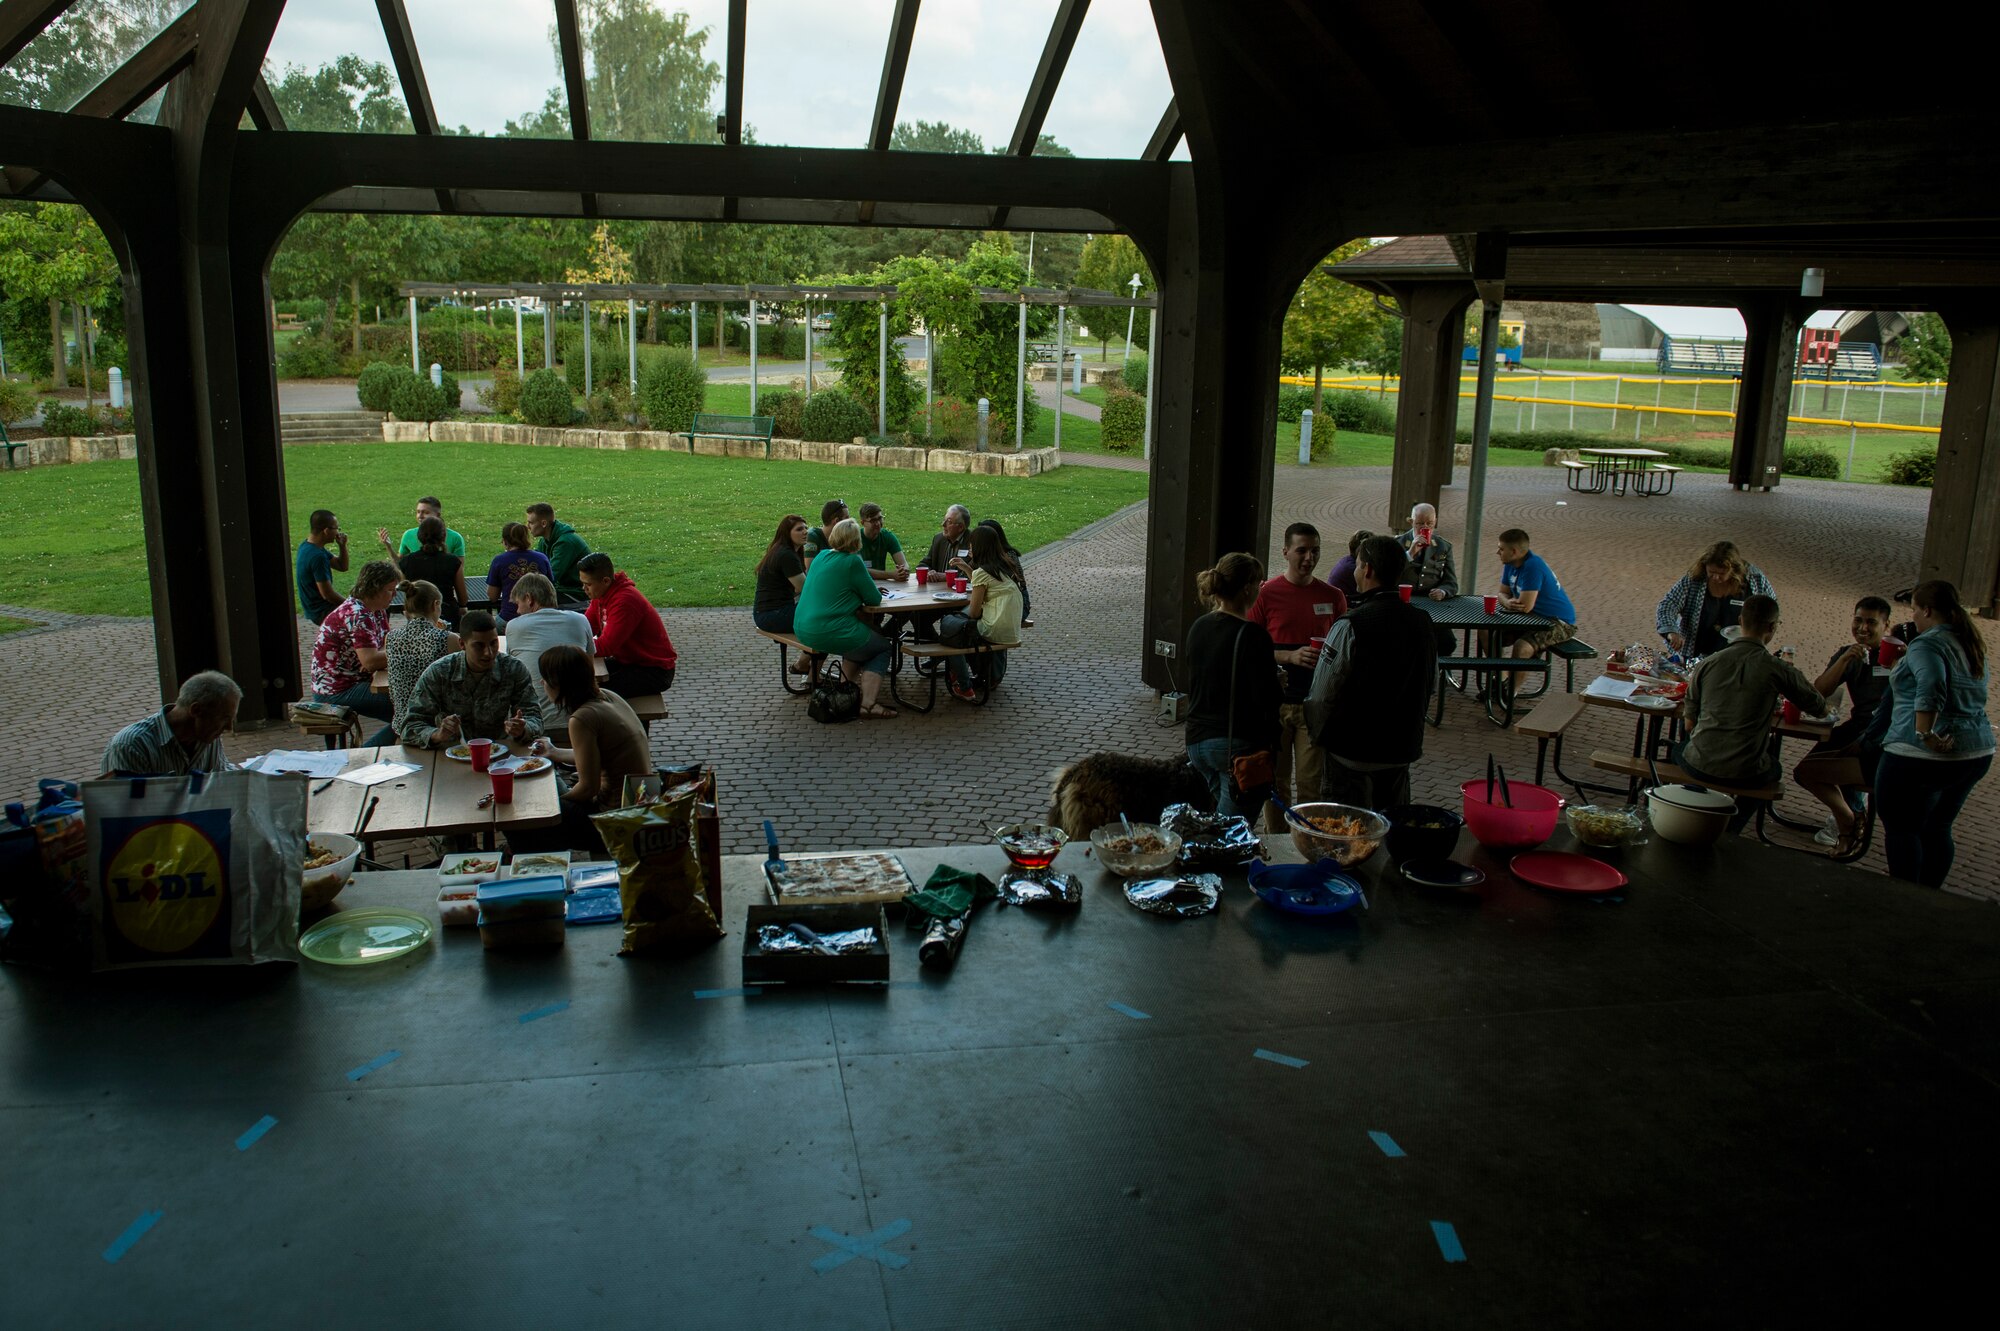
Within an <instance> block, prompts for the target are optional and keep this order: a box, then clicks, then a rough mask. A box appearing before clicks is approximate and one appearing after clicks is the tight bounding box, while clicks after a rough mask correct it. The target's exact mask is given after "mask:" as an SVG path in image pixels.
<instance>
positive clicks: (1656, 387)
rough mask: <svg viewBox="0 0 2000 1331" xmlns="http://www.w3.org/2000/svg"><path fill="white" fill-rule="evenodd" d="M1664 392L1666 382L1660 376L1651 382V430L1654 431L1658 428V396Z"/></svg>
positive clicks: (1663, 377)
mask: <svg viewBox="0 0 2000 1331" xmlns="http://www.w3.org/2000/svg"><path fill="white" fill-rule="evenodd" d="M1666 391H1667V380H1666V376H1664V375H1662V376H1661V377H1660V378H1658V379H1655V380H1654V381H1653V429H1654V430H1656V431H1657V430H1658V429H1659V428H1660V394H1662V393H1664V392H1666Z"/></svg>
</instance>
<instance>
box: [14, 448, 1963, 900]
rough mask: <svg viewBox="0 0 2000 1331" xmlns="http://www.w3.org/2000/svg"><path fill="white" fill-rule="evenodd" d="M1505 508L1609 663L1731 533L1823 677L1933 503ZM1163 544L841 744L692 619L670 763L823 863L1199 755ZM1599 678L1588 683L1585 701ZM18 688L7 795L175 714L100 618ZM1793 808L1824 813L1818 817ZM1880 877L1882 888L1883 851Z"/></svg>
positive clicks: (1525, 762) (1083, 551) (1039, 596)
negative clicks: (937, 701) (992, 658)
mask: <svg viewBox="0 0 2000 1331" xmlns="http://www.w3.org/2000/svg"><path fill="white" fill-rule="evenodd" d="M1388 488H1389V481H1388V472H1387V469H1386V468H1344V469H1332V468H1314V469H1309V470H1302V469H1300V468H1297V467H1294V466H1281V467H1280V468H1279V469H1278V472H1277V478H1276V487H1275V492H1276V496H1277V511H1276V514H1275V521H1274V527H1276V528H1278V529H1282V527H1283V525H1284V524H1285V523H1287V522H1291V521H1294V520H1299V519H1304V520H1307V521H1312V522H1315V523H1316V524H1318V526H1319V528H1320V530H1321V532H1322V539H1323V541H1324V543H1325V546H1326V548H1327V550H1328V551H1329V552H1332V551H1334V550H1336V549H1342V548H1344V547H1345V545H1346V538H1347V536H1348V534H1349V533H1350V532H1351V531H1352V530H1353V529H1354V528H1356V527H1359V526H1363V525H1367V526H1374V525H1376V524H1377V523H1379V522H1380V519H1381V516H1382V508H1383V505H1384V504H1385V503H1386V502H1387V494H1388ZM1488 493H1489V504H1490V508H1489V512H1488V514H1487V519H1486V530H1487V531H1488V533H1494V532H1497V531H1498V530H1499V529H1501V528H1502V527H1506V526H1510V525H1516V524H1518V525H1520V526H1523V527H1526V528H1527V529H1528V530H1529V531H1530V532H1531V533H1532V534H1533V536H1534V538H1535V548H1536V549H1537V550H1538V551H1540V552H1541V553H1543V554H1544V555H1546V556H1547V557H1548V558H1549V559H1550V561H1551V562H1552V563H1553V564H1554V566H1555V567H1556V569H1557V570H1558V571H1559V572H1560V574H1561V576H1562V578H1563V581H1564V583H1565V585H1566V586H1567V587H1568V588H1569V590H1570V592H1571V594H1572V596H1573V597H1575V599H1576V600H1577V602H1578V604H1579V605H1580V606H1581V607H1582V609H1583V617H1584V623H1583V636H1584V637H1585V638H1586V639H1587V640H1589V641H1590V642H1592V643H1594V644H1595V645H1596V646H1597V647H1598V648H1599V650H1600V651H1607V652H1608V650H1609V649H1610V648H1612V647H1615V646H1617V645H1619V644H1622V643H1627V642H1632V641H1634V640H1640V639H1648V638H1650V636H1651V628H1652V614H1653V606H1654V603H1655V602H1656V601H1657V600H1658V598H1659V596H1660V594H1661V593H1662V592H1663V591H1664V590H1665V588H1666V586H1667V585H1668V584H1669V583H1670V582H1671V581H1672V580H1673V578H1674V577H1675V576H1676V575H1677V573H1678V571H1679V570H1680V568H1682V567H1683V566H1684V565H1685V563H1686V562H1687V561H1688V560H1689V559H1690V558H1691V557H1692V556H1693V554H1694V553H1695V552H1696V551H1697V550H1698V549H1699V548H1700V547H1701V546H1702V545H1703V544H1705V543H1706V542H1708V541H1710V540H1713V539H1716V538H1718V537H1722V536H1728V537H1731V538H1733V539H1735V540H1737V541H1738V542H1739V543H1741V544H1742V545H1743V546H1744V548H1745V549H1746V551H1747V552H1748V553H1749V554H1750V556H1751V558H1753V559H1754V560H1755V561H1756V562H1757V563H1758V564H1759V565H1760V566H1761V567H1763V568H1764V569H1765V570H1766V571H1767V572H1768V573H1769V574H1770V576H1771V578H1772V580H1773V581H1774V583H1775V584H1776V587H1777V590H1778V594H1779V596H1780V598H1781V599H1782V600H1783V602H1784V606H1785V626H1784V630H1783V632H1784V636H1785V639H1786V641H1788V642H1793V643H1796V644H1797V645H1798V647H1799V649H1800V653H1799V654H1800V657H1801V658H1802V659H1803V660H1805V661H1808V662H1817V661H1823V660H1825V659H1826V657H1827V656H1828V655H1829V654H1830V653H1831V652H1832V651H1833V649H1834V647H1835V646H1837V645H1838V644H1839V643H1841V642H1842V641H1844V640H1845V627H1846V623H1847V619H1848V615H1849V607H1850V606H1851V605H1852V603H1853V600H1854V598H1855V597H1856V596H1858V595H1860V594H1863V593H1865V592H1880V593H1885V594H1886V593H1887V592H1890V591H1892V590H1894V589H1895V588H1897V587H1901V586H1907V585H1909V584H1910V583H1911V582H1912V581H1914V580H1915V568H1916V564H1917V559H1918V554H1919V548H1920V544H1921V539H1922V532H1923V526H1924V517H1925V508H1926V502H1927V499H1928V495H1927V494H1926V492H1924V491H1921V490H1898V489H1892V488H1889V487H1884V486H1852V485H1841V484H1837V483H1832V482H1813V481H1787V482H1786V483H1785V485H1784V488H1783V490H1782V491H1781V492H1780V493H1779V494H1776V495H1755V494H1737V493H1735V492H1733V491H1731V490H1730V489H1729V488H1728V487H1727V485H1726V484H1724V482H1723V478H1721V477H1719V476H1684V477H1683V478H1682V481H1681V485H1680V488H1679V489H1678V491H1677V492H1676V493H1675V494H1674V495H1672V496H1669V497H1664V498H1658V499H1649V500H1643V499H1623V500H1621V499H1617V498H1613V497H1609V496H1576V495H1571V494H1569V493H1568V492H1567V491H1565V490H1564V489H1562V487H1561V485H1560V482H1559V481H1558V480H1557V478H1556V477H1554V476H1553V475H1551V474H1550V473H1548V472H1547V471H1544V470H1541V469H1530V468H1502V469H1496V470H1495V471H1494V472H1493V473H1492V476H1491V478H1490V481H1489V492H1488ZM1463 503H1464V498H1463V490H1462V488H1453V489H1451V490H1448V491H1447V492H1446V495H1445V499H1444V503H1443V505H1442V507H1443V518H1442V521H1443V527H1444V530H1445V531H1446V533H1447V534H1449V533H1453V532H1456V531H1457V530H1459V529H1460V527H1461V526H1462V515H1463ZM1002 516H1003V517H1004V515H1002ZM1145 537H1146V531H1145V510H1144V508H1143V506H1135V507H1134V508H1132V509H1129V510H1126V511H1125V512H1123V513H1121V514H1119V515H1116V516H1114V517H1113V518H1112V519H1111V520H1109V521H1107V522H1105V523H1103V524H1101V525H1100V526H1099V527H1097V528H1096V529H1095V530H1091V531H1087V532H1085V533H1083V534H1080V535H1079V536H1078V537H1076V538H1075V539H1072V540H1069V541H1067V542H1064V543H1062V544H1060V545H1059V546H1058V547H1057V548H1055V549H1052V550H1050V551H1048V552H1047V553H1046V554H1041V553H1040V552H1038V555H1037V557H1036V558H1035V559H1034V561H1033V562H1032V564H1031V566H1030V570H1029V573H1030V583H1031V585H1032V588H1033V591H1034V595H1035V617H1036V620H1037V625H1036V627H1035V628H1033V629H1031V630H1029V633H1028V647H1027V649H1026V650H1025V651H1023V652H1022V653H1021V654H1020V655H1019V656H1018V657H1017V658H1016V659H1015V663H1014V666H1013V669H1012V671H1011V673H1010V674H1009V676H1008V680H1007V683H1006V685H1005V686H1004V687H1003V688H1002V689H1001V690H1000V691H999V694H998V696H997V697H996V699H995V701H994V702H993V704H992V705H991V706H988V707H985V708H970V707H966V706H964V705H962V704H958V703H954V702H950V701H947V702H946V703H945V704H943V705H942V706H941V707H940V709H939V711H937V712H936V713H933V714H932V715H930V716H918V715H916V714H915V713H910V712H906V713H904V715H903V716H901V717H900V718H898V719H896V720H894V721H885V722H863V723H856V724H853V725H848V726H844V727H827V726H822V725H818V724H816V723H814V722H813V721H811V720H810V719H808V718H807V717H806V715H805V706H804V704H803V703H801V702H797V701H794V700H792V699H790V698H788V697H787V696H786V695H784V694H783V693H781V692H780V691H779V687H778V679H777V672H778V665H777V652H776V650H775V649H774V648H772V647H771V646H770V644H769V643H767V642H766V641H765V640H764V639H761V638H758V637H756V636H755V635H754V634H752V633H751V632H750V627H749V615H748V613H747V612H746V611H743V610H668V611H667V612H666V621H667V627H668V629H669V631H670V632H671V633H672V635H673V638H674V642H675V645H676V647H678V649H679V650H680V653H681V661H682V665H681V672H680V676H679V678H678V680H677V681H676V686H675V688H674V689H673V690H672V692H670V693H669V694H668V695H667V701H668V704H669V706H670V707H671V709H672V711H673V715H672V717H671V718H670V719H669V720H668V721H667V722H665V723H664V724H662V725H657V726H655V728H654V736H655V740H654V750H655V753H656V755H657V756H658V757H659V758H661V759H662V760H668V759H673V760H681V759H690V758H701V759H704V760H707V761H709V762H712V763H714V764H715V766H716V767H717V769H718V770H719V772H720V782H721V790H722V800H723V816H724V825H725V828H726V831H727V843H728V849H729V850H731V851H752V850H755V849H757V848H758V847H759V846H760V845H761V838H760V836H759V833H758V821H759V820H760V819H762V818H766V817H769V818H773V819H775V820H776V821H777V823H778V825H779V827H780V828H781V829H782V830H783V833H784V836H785V843H786V844H787V845H788V846H792V847H796V848H798V849H801V850H804V849H824V848H832V847H838V846H853V845H885V844H886V845H922V844H937V843H945V842H953V841H963V840H965V839H966V838H968V837H976V836H978V835H979V834H980V832H981V829H982V828H984V827H986V826H989V825H991V824H994V823H997V822H1002V821H1011V820H1014V819H1017V818H1027V817H1033V816H1036V815H1038V814H1040V813H1042V812H1043V811H1044V809H1045V808H1046V804H1047V797H1048V791H1049V784H1050V777H1051V775H1052V774H1053V773H1054V772H1055V770H1056V769H1057V768H1058V767H1060V766H1061V765H1062V764H1063V763H1064V762H1065V761H1067V760H1069V759H1071V758H1074V757H1077V756H1080V755H1081V754H1084V753H1088V752H1090V751H1092V750H1096V749H1101V748H1108V749H1119V750H1125V751H1130V752H1134V753H1143V754H1155V755H1167V754H1172V753H1175V752H1177V751H1178V750H1179V749H1180V732H1179V731H1178V730H1173V729H1163V728H1161V727H1160V726H1159V725H1158V724H1157V723H1156V721H1155V719H1154V700H1153V695H1152V693H1151V691H1150V690H1149V689H1147V688H1145V687H1144V685H1143V684H1141V682H1140V680H1139V677H1138V671H1137V668H1136V661H1135V654H1136V653H1137V652H1138V650H1139V639H1140V636H1141V631H1142V630H1141V625H1140V619H1139V604H1140V600H1141V589H1142V586H1143V579H1144V572H1143V554H1144V548H1145ZM1491 572H1492V570H1491V566H1490V562H1489V563H1488V576H1489V577H1490V576H1491ZM0 613H21V614H26V615H28V616H29V617H35V616H36V615H37V612H34V611H21V612H10V611H8V610H6V609H5V608H4V607H0ZM1899 613H1907V612H1899ZM1989 628H1990V626H1989ZM1989 636H1993V635H1992V634H1990V633H1989ZM1996 645H2000V639H1996ZM1595 673H1596V671H1595V664H1594V663H1586V665H1585V666H1584V667H1583V668H1582V669H1580V670H1579V672H1578V674H1579V679H1578V685H1579V687H1581V686H1582V684H1583V683H1585V682H1586V681H1587V680H1588V679H1589V678H1590V677H1591V676H1592V675H1594V674H1595ZM0 678H5V679H6V680H7V681H8V682H9V684H8V688H7V689H6V691H5V695H4V698H0V793H6V792H14V793H19V792H23V791H26V790H28V789H30V788H32V786H33V781H34V778H35V777H37V776H43V775H51V774H73V773H94V771H95V764H96V761H97V755H98V752H99V749H100V747H101V746H102V744H103V741H104V739H105V738H106V737H107V735H108V734H109V733H110V731H111V730H112V729H114V728H115V727H116V726H118V725H120V724H123V723H125V722H126V721H129V720H131V719H134V718H136V717H139V716H141V715H143V714H145V713H146V712H147V711H148V710H149V708H150V707H152V706H153V705H154V702H153V686H152V679H153V665H152V627H151V625H150V623H148V622H146V621H138V620H104V619H88V620H75V621H66V622H63V623H61V624H58V625H56V626H55V627H52V628H50V629H47V630H43V631H37V632H19V633H13V634H8V635H6V636H4V637H0ZM1996 703H2000V697H1996ZM1630 733H1631V732H1630V728H1629V727H1628V726H1627V725H1625V724H1624V723H1622V722H1619V721H1615V720H1613V719H1611V718H1610V716H1609V715H1608V714H1606V715H1604V716H1602V717H1600V715H1599V714H1597V713H1596V712H1593V713H1591V714H1590V715H1589V716H1587V717H1586V718H1585V719H1584V720H1582V721H1579V722H1578V723H1577V725H1576V727H1575V729H1574V730H1573V731H1572V739H1571V743H1570V746H1569V748H1570V752H1571V753H1573V754H1576V755H1577V756H1578V757H1579V758H1581V757H1582V756H1583V755H1586V754H1588V752H1589V751H1590V749H1591V748H1593V747H1599V746H1604V747H1620V748H1622V747H1624V746H1626V745H1627V744H1629V740H1630ZM291 739H292V737H291V736H290V735H289V733H288V732H286V731H283V730H279V731H275V732H272V731H267V732H265V733H263V734H260V735H248V736H239V737H236V738H234V739H233V740H232V741H231V750H232V753H233V754H235V755H237V756H242V755H245V754H248V753H251V752H256V751H259V750H261V749H264V748H269V747H275V746H277V745H279V744H283V743H289V742H291ZM1489 752H1490V753H1492V754H1493V755H1495V756H1496V757H1498V758H1499V759H1500V760H1501V761H1502V762H1504V763H1505V764H1507V766H1508V767H1509V768H1510V769H1512V770H1514V771H1516V772H1521V773H1526V772H1529V771H1531V770H1532V768H1533V763H1534V747H1533V744H1532V743H1531V742H1530V741H1528V740H1525V739H1522V738H1520V737H1517V736H1514V735H1512V734H1507V733H1503V732H1500V731H1497V730H1495V729H1493V728H1492V727H1491V726H1489V725H1488V724H1487V723H1486V722H1485V721H1484V720H1482V719H1480V717H1479V716H1478V714H1477V712H1476V711H1475V710H1474V709H1473V708H1472V707H1471V706H1470V705H1469V704H1467V703H1465V702H1463V701H1462V700H1459V699H1458V698H1457V697H1456V696H1454V697H1453V699H1452V701H1451V702H1450V703H1449V704H1448V705H1447V708H1446V724H1445V727H1444V728H1443V729H1442V730H1439V731H1433V732H1431V733H1430V735H1429V737H1428V739H1427V750H1426V755H1425V758H1424V761H1423V762H1422V764H1421V765H1420V766H1419V768H1418V770H1417V773H1416V779H1415V786H1416V793H1417V797H1418V798H1419V799H1426V800H1434V801H1437V802H1440V803H1444V804H1447V805H1451V806H1453V807H1455V806H1456V805H1457V802H1458V797H1457V793H1456V791H1457V782H1458V781H1459V780H1461V779H1464V778H1466V777H1468V776H1472V775H1477V774H1478V773H1480V772H1482V771H1483V770H1484V769H1485V759H1486V755H1487V754H1488V753H1489ZM1788 757H1796V746H1794V750H1793V752H1792V753H1791V754H1789V755H1788ZM1791 804H1792V805H1793V807H1794V808H1795V809H1796V810H1797V811H1800V812H1803V811H1804V805H1803V804H1801V803H1799V802H1798V800H1797V798H1796V797H1794V798H1793V800H1792V801H1791ZM1958 827H1959V831H1960V837H1959V842H1960V862H1959V867H1958V869H1957V870H1956V871H1955V873H1954V875H1953V886H1954V887H1955V888H1957V889H1959V890H1963V891H1968V892H1970V891H1978V892H1981V893H1983V894H1986V895H1993V896H1996V897H2000V891H1996V889H1995V887H1994V884H1995V883H1996V882H2000V781H1995V780H1989V781H1987V782H1986V783H1984V784H1983V785H1982V786H1981V787H1980V788H1979V789H1978V790H1977V791H1975V793H1974V796H1973V799H1972V801H1971V803H1970V804H1969V806H1968V807H1967V809H1966V811H1965V813H1964V814H1963V815H1962V816H1961V817H1960V819H1959V823H1958ZM1870 863H1871V864H1872V865H1873V866H1874V867H1875V868H1876V869H1878V870H1879V867H1880V863H1881V859H1880V853H1879V851H1878V852H1877V853H1876V854H1874V855H1873V856H1872V857H1871V861H1870Z"/></svg>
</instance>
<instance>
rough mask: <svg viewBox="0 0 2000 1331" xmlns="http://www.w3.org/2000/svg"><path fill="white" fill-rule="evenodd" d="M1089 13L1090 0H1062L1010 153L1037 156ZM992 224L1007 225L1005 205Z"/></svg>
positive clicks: (1016, 126)
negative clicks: (1051, 106) (1037, 147)
mask: <svg viewBox="0 0 2000 1331" xmlns="http://www.w3.org/2000/svg"><path fill="white" fill-rule="evenodd" d="M1089 12H1090V0H1062V3H1061V4H1060V5H1059V6H1058V7H1057V9H1056V17H1055V22H1053V23H1051V24H1049V39H1048V41H1047V42H1045V43H1043V45H1042V58H1041V60H1040V61H1038V62H1037V63H1036V65H1035V77H1034V80H1033V81H1032V82H1030V83H1029V84H1028V95H1027V97H1026V99H1024V100H1023V101H1022V103H1021V118H1020V119H1019V120H1017V121H1015V122H1014V137H1013V138H1011V139H1009V140H1008V141H1007V155H1008V156H1010V157H1033V156H1034V155H1035V145H1036V144H1037V143H1040V142H1041V138H1042V125H1043V122H1045V121H1047V120H1048V118H1049V105H1050V104H1051V103H1052V102H1054V101H1055V99H1056V89H1057V88H1058V87H1060V86H1061V85H1062V76H1063V70H1064V68H1065V67H1067V66H1068V64H1069V53H1070V52H1071V51H1072V50H1073V49H1075V47H1076V35H1077V33H1079V32H1081V31H1082V30H1083V19H1084V15H1086V14H1088V13H1089ZM993 225H994V227H995V228H996V229H997V228H1000V227H1004V226H1006V225H1007V210H1006V209H1005V208H995V209H994V210H993Z"/></svg>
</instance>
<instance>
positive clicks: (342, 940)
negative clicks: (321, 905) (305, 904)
mask: <svg viewBox="0 0 2000 1331" xmlns="http://www.w3.org/2000/svg"><path fill="white" fill-rule="evenodd" d="M430 941H431V922H430V921H429V920H428V919H426V918H424V917H423V916H421V915H419V914H417V913H416V912H415V911H408V910H398V909H396V908H395V907H393V906H368V907H364V908H362V909H360V910H344V911H341V912H339V913H338V914H335V915H329V916H328V917H327V918H325V919H324V920H321V921H320V922H319V923H318V924H315V925H314V926H313V927H312V928H310V929H308V930H306V931H305V932H304V933H303V934H301V935H299V951H300V952H301V953H303V954H304V955H305V956H306V957H307V958H308V959H310V960H312V961H322V962H325V963H326V964H327V965H329V966H366V965H368V964H369V963H371V962H376V961H387V960H389V959H390V958H391V957H400V956H402V955H404V954H405V953H408V952H414V951H416V950H417V949H418V948H420V947H422V946H423V945H424V944H425V943H428V942H430Z"/></svg>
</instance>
